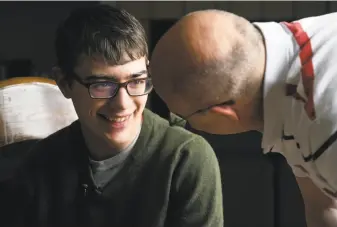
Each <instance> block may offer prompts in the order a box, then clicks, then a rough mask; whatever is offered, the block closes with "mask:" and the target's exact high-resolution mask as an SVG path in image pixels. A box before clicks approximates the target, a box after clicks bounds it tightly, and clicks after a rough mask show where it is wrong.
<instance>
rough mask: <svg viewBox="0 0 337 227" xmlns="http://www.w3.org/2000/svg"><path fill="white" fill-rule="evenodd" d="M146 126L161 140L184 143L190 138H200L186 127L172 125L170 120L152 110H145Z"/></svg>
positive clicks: (154, 136)
mask: <svg viewBox="0 0 337 227" xmlns="http://www.w3.org/2000/svg"><path fill="white" fill-rule="evenodd" d="M144 117H145V119H146V118H147V119H146V120H145V122H146V123H145V124H146V125H145V127H148V126H150V127H148V128H149V129H150V131H149V133H154V134H153V136H152V138H153V139H154V138H156V137H157V138H156V139H161V140H172V141H171V142H172V143H184V142H186V141H189V140H193V139H199V138H201V137H199V136H198V135H196V134H194V133H192V132H190V131H188V130H186V129H184V128H183V127H181V126H170V124H169V121H168V120H166V119H164V118H162V117H160V116H158V115H157V114H155V113H153V112H151V111H150V110H145V111H144Z"/></svg>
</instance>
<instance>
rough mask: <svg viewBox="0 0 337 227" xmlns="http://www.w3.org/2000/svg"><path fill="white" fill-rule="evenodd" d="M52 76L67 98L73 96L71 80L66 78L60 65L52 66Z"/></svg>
mask: <svg viewBox="0 0 337 227" xmlns="http://www.w3.org/2000/svg"><path fill="white" fill-rule="evenodd" d="M52 78H53V79H54V80H55V82H56V84H57V86H58V87H59V89H60V90H61V92H62V94H63V95H64V97H65V98H67V99H69V98H71V87H70V84H69V80H67V79H66V77H65V75H64V73H63V72H62V70H61V69H60V68H59V67H56V66H55V67H53V68H52Z"/></svg>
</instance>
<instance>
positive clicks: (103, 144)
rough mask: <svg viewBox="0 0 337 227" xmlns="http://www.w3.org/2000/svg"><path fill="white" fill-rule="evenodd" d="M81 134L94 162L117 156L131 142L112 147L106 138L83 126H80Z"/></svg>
mask: <svg viewBox="0 0 337 227" xmlns="http://www.w3.org/2000/svg"><path fill="white" fill-rule="evenodd" d="M81 125H82V124H81ZM82 134H83V137H84V141H85V144H86V146H87V148H88V149H89V153H90V156H91V158H92V159H93V160H96V161H101V160H105V159H108V158H111V157H113V156H115V155H117V154H118V153H120V152H121V151H122V150H124V149H125V148H127V147H128V146H129V145H130V144H131V143H132V142H133V141H131V142H130V143H128V144H123V145H120V146H114V145H112V144H111V142H110V141H108V138H104V136H98V135H97V134H95V133H93V132H92V131H91V130H90V129H88V128H87V127H85V126H82ZM135 137H136V136H135Z"/></svg>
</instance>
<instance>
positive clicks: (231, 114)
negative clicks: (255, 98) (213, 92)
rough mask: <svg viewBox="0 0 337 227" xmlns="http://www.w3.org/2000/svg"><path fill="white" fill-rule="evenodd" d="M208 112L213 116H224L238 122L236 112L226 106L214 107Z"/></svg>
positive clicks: (231, 107)
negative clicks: (213, 114)
mask: <svg viewBox="0 0 337 227" xmlns="http://www.w3.org/2000/svg"><path fill="white" fill-rule="evenodd" d="M210 111H211V112H213V113H215V114H219V115H222V116H225V117H227V118H229V119H231V120H233V121H239V120H240V118H239V115H238V114H237V112H236V110H235V109H233V106H227V105H222V106H214V107H212V108H211V109H210Z"/></svg>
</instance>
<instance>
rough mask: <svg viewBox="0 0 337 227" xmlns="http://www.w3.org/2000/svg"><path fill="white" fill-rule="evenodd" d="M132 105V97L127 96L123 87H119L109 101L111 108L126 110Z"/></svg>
mask: <svg viewBox="0 0 337 227" xmlns="http://www.w3.org/2000/svg"><path fill="white" fill-rule="evenodd" d="M131 103H132V97H131V96H130V95H129V94H128V92H127V90H126V88H125V87H121V88H120V89H119V90H118V92H117V93H116V95H115V96H114V97H113V98H111V99H110V100H109V105H111V107H118V108H123V109H126V108H127V107H128V106H129V105H130V104H131Z"/></svg>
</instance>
